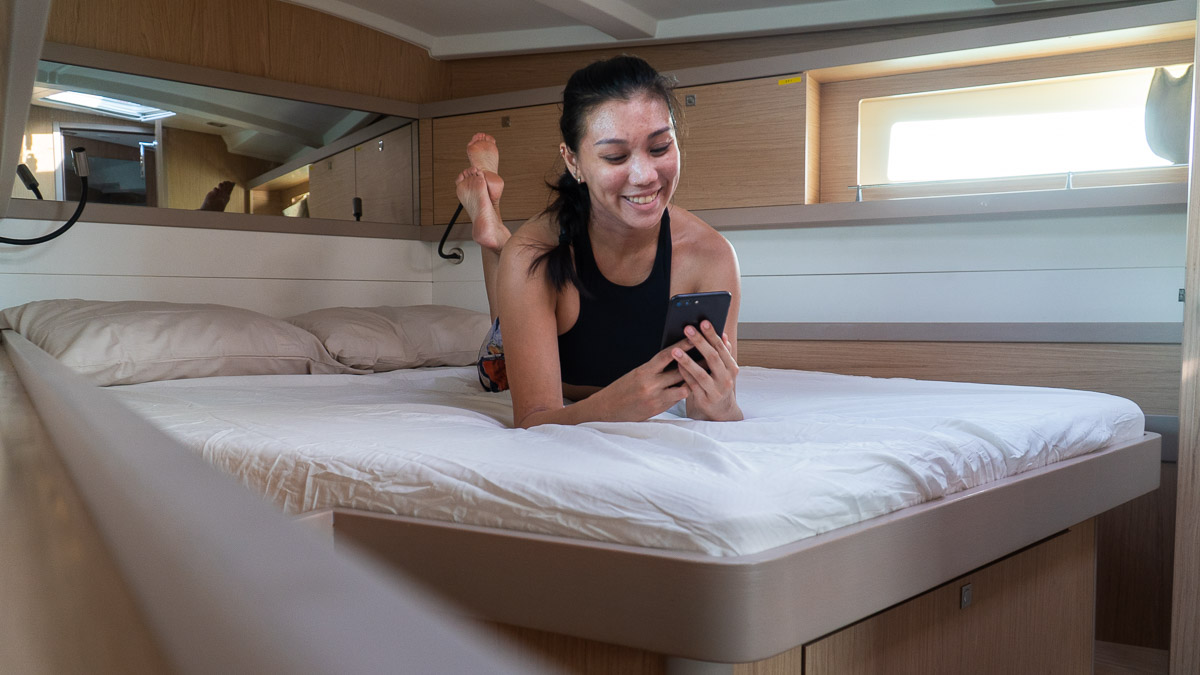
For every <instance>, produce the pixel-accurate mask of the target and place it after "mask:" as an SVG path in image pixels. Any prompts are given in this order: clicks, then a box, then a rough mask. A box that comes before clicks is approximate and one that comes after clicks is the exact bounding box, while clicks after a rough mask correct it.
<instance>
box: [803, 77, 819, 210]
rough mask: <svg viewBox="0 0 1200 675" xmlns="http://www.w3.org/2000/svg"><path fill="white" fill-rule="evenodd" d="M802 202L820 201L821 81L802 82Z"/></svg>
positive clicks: (809, 79)
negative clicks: (803, 88) (803, 89)
mask: <svg viewBox="0 0 1200 675" xmlns="http://www.w3.org/2000/svg"><path fill="white" fill-rule="evenodd" d="M804 86H805V96H804V203H805V204H816V203H818V202H820V201H821V83H820V82H818V81H817V80H816V78H814V77H812V76H811V75H809V76H808V80H807V81H806V82H805V83H804Z"/></svg>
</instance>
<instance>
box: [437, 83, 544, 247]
mask: <svg viewBox="0 0 1200 675" xmlns="http://www.w3.org/2000/svg"><path fill="white" fill-rule="evenodd" d="M558 115H559V112H558V106H557V105H540V106H533V107H529V108H515V109H512V110H502V111H497V112H488V113H476V114H473V115H460V116H457V117H442V118H439V119H435V120H434V121H433V218H434V223H436V224H439V225H444V224H446V223H448V222H450V216H451V215H453V214H454V208H455V207H456V206H458V197H456V196H455V194H454V179H455V178H457V177H458V174H459V173H461V172H462V170H463V169H465V168H467V155H466V148H467V141H469V140H471V137H472V136H474V135H475V134H476V133H477V132H484V133H488V134H491V135H492V136H494V137H495V138H496V143H497V144H498V145H499V146H500V175H501V176H503V177H504V197H503V199H502V200H501V202H500V211H501V215H502V216H503V218H504V219H505V220H524V219H527V218H531V217H533V216H535V215H537V214H538V213H540V212H541V211H542V210H543V209H545V208H546V204H547V201H548V199H549V196H550V191H549V189H548V188H547V187H546V183H547V182H548V181H557V179H558V174H559V172H561V171H562V160H561V159H559V156H558V144H559V132H558Z"/></svg>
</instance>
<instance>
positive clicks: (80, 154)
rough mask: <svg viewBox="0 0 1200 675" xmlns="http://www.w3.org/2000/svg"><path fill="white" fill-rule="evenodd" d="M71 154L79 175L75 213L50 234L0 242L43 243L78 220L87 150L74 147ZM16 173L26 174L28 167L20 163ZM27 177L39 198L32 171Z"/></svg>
mask: <svg viewBox="0 0 1200 675" xmlns="http://www.w3.org/2000/svg"><path fill="white" fill-rule="evenodd" d="M71 156H72V157H73V158H74V160H75V173H76V174H77V175H78V176H79V185H80V194H79V206H76V207H75V213H73V214H71V217H70V218H69V219H67V222H66V223H65V224H64V225H63V226H62V227H60V228H58V229H57V230H55V231H53V232H51V233H50V234H46V235H42V236H40V237H34V238H33V239H12V238H10V237H0V244H12V245H13V246H33V245H34V244H41V243H45V242H47V241H50V240H51V239H54V238H55V237H58V236H61V235H62V234H64V233H65V232H66V231H67V230H69V229H71V226H72V225H74V224H75V221H77V220H79V216H81V215H83V207H84V206H86V205H87V197H88V174H89V173H91V172H90V170H89V169H88V162H87V152H86V151H85V150H84V149H83V148H74V149H73V150H71ZM20 169H25V171H21V170H20ZM17 173H19V174H26V173H29V169H28V168H26V167H25V165H24V164H22V165H20V168H19V169H17ZM29 178H30V179H31V180H33V186H32V187H30V189H31V190H33V191H34V194H37V195H38V199H41V198H42V196H41V194H38V191H37V180H34V179H33V174H32V173H29ZM21 180H22V181H24V180H25V176H24V175H22V176H21ZM25 184H26V186H27V187H28V186H29V183H28V182H26V183H25Z"/></svg>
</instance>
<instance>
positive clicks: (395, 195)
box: [355, 125, 415, 225]
mask: <svg viewBox="0 0 1200 675" xmlns="http://www.w3.org/2000/svg"><path fill="white" fill-rule="evenodd" d="M412 132H413V128H412V125H409V126H406V127H401V128H399V129H396V130H395V131H390V132H388V133H386V134H384V135H382V136H380V137H379V138H376V139H373V140H370V141H367V142H366V143H363V144H362V145H360V146H358V147H357V148H355V150H356V151H357V153H358V154H357V158H356V161H357V162H358V166H357V168H356V169H355V173H356V174H357V177H358V183H357V190H358V196H359V197H361V198H362V200H363V216H362V219H363V220H364V221H368V222H373V223H398V224H403V225H411V224H413V223H414V222H415V220H414V218H413V184H412V176H413V174H412V153H413V133H412Z"/></svg>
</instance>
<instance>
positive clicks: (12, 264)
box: [0, 220, 433, 316]
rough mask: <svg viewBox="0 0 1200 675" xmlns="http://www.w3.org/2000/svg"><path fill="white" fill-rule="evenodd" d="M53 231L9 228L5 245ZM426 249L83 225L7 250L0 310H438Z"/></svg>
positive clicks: (0, 249) (12, 223)
mask: <svg viewBox="0 0 1200 675" xmlns="http://www.w3.org/2000/svg"><path fill="white" fill-rule="evenodd" d="M54 227H55V224H54V223H43V222H31V221H16V220H5V221H0V232H2V233H3V234H4V235H5V236H16V237H27V236H34V235H38V234H42V233H45V232H48V231H51V230H52V229H54ZM431 252H432V248H431V246H430V245H429V244H428V243H426V242H419V241H403V240H391V239H367V238H359V237H332V236H316V235H302V234H280V233H268V232H241V231H231V230H201V229H194V228H174V227H146V226H140V225H116V224H95V223H79V224H78V225H76V226H75V228H74V229H72V230H71V231H69V232H68V233H66V234H65V235H63V236H62V237H60V238H58V239H55V240H53V241H51V242H48V243H45V244H41V245H38V246H31V247H16V246H0V307H10V306H13V305H18V304H22V303H24V302H29V301H31V300H43V299H49V298H64V297H65V298H86V299H94V300H167V301H173V302H211V303H219V304H226V305H233V306H237V307H245V308H248V309H253V310H256V311H260V312H264V313H266V314H271V315H275V316H287V315H291V314H296V313H299V312H304V311H308V310H311V309H317V308H320V307H331V306H335V305H351V306H369V305H404V304H424V303H428V302H430V301H431V300H432V296H433V274H432V270H431V267H430V255H431Z"/></svg>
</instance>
